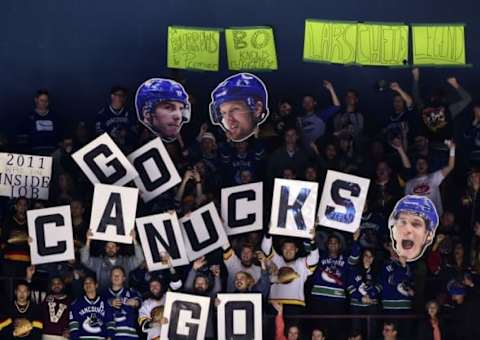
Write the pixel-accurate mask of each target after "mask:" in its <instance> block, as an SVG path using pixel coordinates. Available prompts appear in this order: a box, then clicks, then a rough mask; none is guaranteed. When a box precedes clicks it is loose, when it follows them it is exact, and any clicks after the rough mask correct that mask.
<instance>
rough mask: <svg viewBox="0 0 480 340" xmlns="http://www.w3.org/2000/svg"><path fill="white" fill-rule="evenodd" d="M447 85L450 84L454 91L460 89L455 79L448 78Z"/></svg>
mask: <svg viewBox="0 0 480 340" xmlns="http://www.w3.org/2000/svg"><path fill="white" fill-rule="evenodd" d="M447 83H448V84H450V86H451V87H453V88H454V89H458V88H459V87H460V83H459V82H458V80H457V78H455V77H448V78H447Z"/></svg>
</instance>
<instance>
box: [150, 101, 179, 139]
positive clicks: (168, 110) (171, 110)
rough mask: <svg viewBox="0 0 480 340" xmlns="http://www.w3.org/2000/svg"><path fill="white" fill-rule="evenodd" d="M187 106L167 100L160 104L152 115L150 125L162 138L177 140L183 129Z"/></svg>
mask: <svg viewBox="0 0 480 340" xmlns="http://www.w3.org/2000/svg"><path fill="white" fill-rule="evenodd" d="M184 109H185V104H183V103H181V102H177V101H172V100H167V101H163V102H160V103H158V104H157V105H156V106H155V110H154V111H153V112H152V113H151V115H150V124H151V125H152V126H153V128H154V129H155V130H156V131H158V132H159V133H160V136H161V137H162V138H167V139H172V138H175V137H176V136H177V134H178V132H179V131H180V128H181V127H182V113H183V110H184Z"/></svg>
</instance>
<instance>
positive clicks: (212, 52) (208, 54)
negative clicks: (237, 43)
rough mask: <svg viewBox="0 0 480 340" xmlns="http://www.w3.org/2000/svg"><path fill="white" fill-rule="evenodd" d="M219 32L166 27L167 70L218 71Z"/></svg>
mask: <svg viewBox="0 0 480 340" xmlns="http://www.w3.org/2000/svg"><path fill="white" fill-rule="evenodd" d="M219 51H220V32H219V30H215V29H206V28H195V27H178V26H169V27H168V47H167V66H168V67H169V68H179V69H191V70H202V71H218V68H219V67H218V62H219V61H218V60H219Z"/></svg>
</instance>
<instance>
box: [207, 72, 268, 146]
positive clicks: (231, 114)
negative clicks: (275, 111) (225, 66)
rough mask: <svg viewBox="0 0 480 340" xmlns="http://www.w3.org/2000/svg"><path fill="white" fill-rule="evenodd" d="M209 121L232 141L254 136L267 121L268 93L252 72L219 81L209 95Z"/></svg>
mask: <svg viewBox="0 0 480 340" xmlns="http://www.w3.org/2000/svg"><path fill="white" fill-rule="evenodd" d="M211 100H212V101H211V102H210V119H211V121H212V124H214V125H219V126H220V127H221V128H222V129H223V130H224V131H225V133H226V134H227V136H228V137H229V139H231V140H233V141H234V142H241V141H244V140H245V139H247V138H248V137H250V136H251V135H253V134H254V133H255V130H256V129H257V128H258V127H259V126H260V125H261V124H262V123H263V122H264V121H265V120H266V119H267V118H268V115H269V109H268V92H267V88H266V86H265V84H264V83H263V81H262V80H261V79H260V78H258V77H257V76H255V75H253V74H251V73H238V74H235V75H233V76H230V77H228V78H227V79H225V80H224V81H223V82H221V83H220V84H219V85H218V86H217V87H216V88H215V89H214V90H213V91H212V93H211Z"/></svg>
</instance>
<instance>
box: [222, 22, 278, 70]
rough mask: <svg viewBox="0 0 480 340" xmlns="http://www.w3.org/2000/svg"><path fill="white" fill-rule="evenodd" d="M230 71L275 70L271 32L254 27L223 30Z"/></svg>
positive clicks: (275, 61) (273, 43)
mask: <svg viewBox="0 0 480 340" xmlns="http://www.w3.org/2000/svg"><path fill="white" fill-rule="evenodd" d="M225 40H226V43H227V56H228V68H229V69H230V70H276V69H277V53H276V50H275V39H274V37H273V30H272V29H271V28H269V27H254V28H248V27H246V28H241V29H237V28H235V29H227V30H225Z"/></svg>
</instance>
